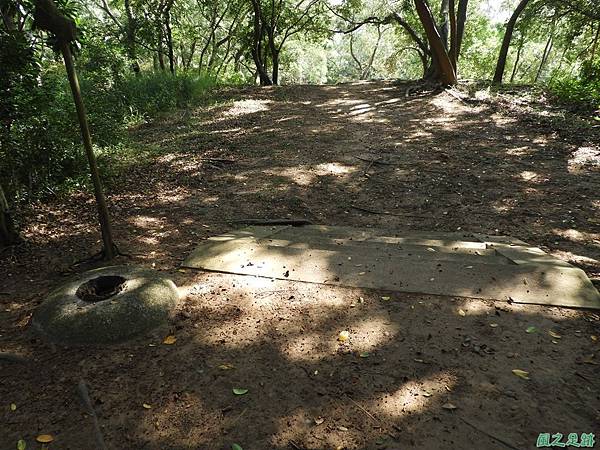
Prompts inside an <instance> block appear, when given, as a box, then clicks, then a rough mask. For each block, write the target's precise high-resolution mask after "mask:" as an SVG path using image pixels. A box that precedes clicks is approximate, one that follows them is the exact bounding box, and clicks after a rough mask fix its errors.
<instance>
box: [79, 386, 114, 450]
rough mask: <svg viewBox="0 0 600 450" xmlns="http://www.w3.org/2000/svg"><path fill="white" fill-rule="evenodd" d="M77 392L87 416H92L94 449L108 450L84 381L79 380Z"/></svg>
mask: <svg viewBox="0 0 600 450" xmlns="http://www.w3.org/2000/svg"><path fill="white" fill-rule="evenodd" d="M77 392H78V394H79V397H81V401H82V402H83V405H84V406H85V408H86V409H87V411H88V414H89V415H90V416H92V420H93V421H94V434H95V438H96V444H97V446H96V448H97V449H98V450H108V448H107V447H106V444H105V443H104V437H103V436H102V431H100V424H99V423H98V416H97V415H96V410H95V409H94V406H93V405H92V401H91V399H90V394H89V391H88V388H87V385H86V384H85V381H83V380H81V381H80V382H79V384H78V385H77Z"/></svg>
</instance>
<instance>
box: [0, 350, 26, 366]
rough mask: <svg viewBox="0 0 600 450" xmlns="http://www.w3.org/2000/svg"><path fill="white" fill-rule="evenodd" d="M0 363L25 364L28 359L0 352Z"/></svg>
mask: <svg viewBox="0 0 600 450" xmlns="http://www.w3.org/2000/svg"><path fill="white" fill-rule="evenodd" d="M0 361H6V362H11V363H15V364H27V363H28V362H29V359H27V358H25V357H24V356H20V355H15V354H14V353H7V352H0Z"/></svg>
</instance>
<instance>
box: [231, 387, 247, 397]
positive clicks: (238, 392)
mask: <svg viewBox="0 0 600 450" xmlns="http://www.w3.org/2000/svg"><path fill="white" fill-rule="evenodd" d="M233 393H234V394H235V395H244V394H247V393H248V389H244V388H233Z"/></svg>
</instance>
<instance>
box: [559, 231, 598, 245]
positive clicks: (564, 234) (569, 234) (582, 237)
mask: <svg viewBox="0 0 600 450" xmlns="http://www.w3.org/2000/svg"><path fill="white" fill-rule="evenodd" d="M552 232H553V233H554V234H555V235H556V236H560V237H561V238H564V239H567V240H569V241H572V242H579V243H587V242H595V243H596V244H595V245H596V246H599V245H600V231H599V232H598V233H588V232H586V231H580V230H576V229H574V228H570V229H566V230H564V229H558V228H555V229H554V230H552Z"/></svg>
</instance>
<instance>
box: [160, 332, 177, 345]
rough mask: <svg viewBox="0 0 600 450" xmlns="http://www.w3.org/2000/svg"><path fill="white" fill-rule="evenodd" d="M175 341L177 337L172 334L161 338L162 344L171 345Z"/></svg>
mask: <svg viewBox="0 0 600 450" xmlns="http://www.w3.org/2000/svg"><path fill="white" fill-rule="evenodd" d="M175 342H177V338H176V337H175V336H173V335H172V334H170V335H169V336H167V337H166V338H164V339H163V344H166V345H173V344H174V343H175Z"/></svg>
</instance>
